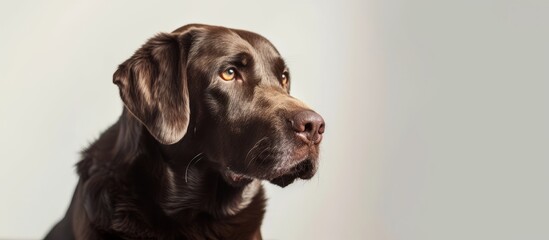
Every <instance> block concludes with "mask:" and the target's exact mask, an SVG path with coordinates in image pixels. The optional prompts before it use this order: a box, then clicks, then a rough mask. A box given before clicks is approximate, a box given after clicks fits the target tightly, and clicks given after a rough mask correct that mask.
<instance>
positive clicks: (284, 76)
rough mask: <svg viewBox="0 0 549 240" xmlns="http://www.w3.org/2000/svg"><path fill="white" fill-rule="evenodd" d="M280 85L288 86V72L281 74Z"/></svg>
mask: <svg viewBox="0 0 549 240" xmlns="http://www.w3.org/2000/svg"><path fill="white" fill-rule="evenodd" d="M282 84H283V85H286V84H288V72H284V73H282Z"/></svg>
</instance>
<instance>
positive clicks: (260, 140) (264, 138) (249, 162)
mask: <svg viewBox="0 0 549 240" xmlns="http://www.w3.org/2000/svg"><path fill="white" fill-rule="evenodd" d="M267 139H268V137H267V136H265V137H263V138H261V139H259V141H257V142H256V143H255V144H254V146H253V147H252V148H251V149H250V151H248V153H247V154H246V157H245V158H244V162H246V161H247V160H248V157H249V156H250V153H252V152H253V151H254V150H255V149H257V147H259V144H260V143H261V142H262V141H264V140H267ZM260 154H261V153H260ZM255 158H257V156H256V157H255ZM255 158H252V159H250V161H248V165H247V166H246V169H248V168H249V167H250V164H251V163H252V161H253V160H254V159H255Z"/></svg>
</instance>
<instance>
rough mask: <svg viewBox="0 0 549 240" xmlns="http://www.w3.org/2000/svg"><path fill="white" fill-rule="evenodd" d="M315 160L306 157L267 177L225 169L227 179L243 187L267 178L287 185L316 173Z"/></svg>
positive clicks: (278, 183) (236, 185) (232, 183)
mask: <svg viewBox="0 0 549 240" xmlns="http://www.w3.org/2000/svg"><path fill="white" fill-rule="evenodd" d="M313 161H314V160H311V159H306V160H304V161H302V162H300V163H299V164H297V165H295V166H293V167H290V168H288V169H284V170H282V171H280V172H278V173H274V174H273V175H272V176H267V177H252V176H250V175H247V174H241V173H236V172H234V171H232V170H230V169H227V170H226V171H225V174H224V177H225V180H226V181H227V182H228V183H229V184H230V185H232V186H235V187H242V186H245V185H247V184H248V183H250V182H252V181H253V180H254V179H260V180H267V181H269V182H270V183H272V184H275V185H277V186H279V187H286V186H288V185H290V184H291V183H293V182H294V181H295V180H296V179H298V178H300V179H310V178H312V177H313V176H314V175H315V172H316V168H315V164H314V162H313Z"/></svg>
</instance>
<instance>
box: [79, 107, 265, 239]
mask: <svg viewBox="0 0 549 240" xmlns="http://www.w3.org/2000/svg"><path fill="white" fill-rule="evenodd" d="M108 149H110V150H108ZM202 150H203V149H201V148H200V147H199V146H198V145H196V142H195V139H193V138H192V136H191V135H189V136H188V137H187V136H186V137H185V138H184V139H183V140H182V141H180V142H178V143H177V144H174V145H170V146H166V145H161V144H160V143H158V142H156V141H154V140H153V138H152V136H151V135H150V134H149V133H148V132H147V130H146V129H145V128H144V127H143V126H142V125H141V123H139V122H138V121H137V120H136V119H135V118H134V117H133V116H132V115H131V114H130V113H128V112H127V111H124V113H123V115H122V116H121V118H120V119H119V121H118V123H116V124H115V125H113V126H112V127H111V128H110V129H109V130H107V131H106V132H104V133H103V134H102V135H101V137H100V138H99V139H98V140H97V141H96V142H95V143H93V144H92V145H91V146H90V147H89V148H88V149H86V150H85V151H83V153H82V154H83V157H84V159H83V160H82V161H80V162H79V163H78V165H77V166H78V173H79V175H80V177H81V182H80V184H79V185H80V187H79V188H81V189H82V190H79V191H78V193H85V195H82V196H78V198H79V199H82V200H83V202H82V203H81V204H83V208H85V211H86V215H87V218H88V220H85V221H89V222H91V223H92V224H93V225H94V226H95V227H96V228H98V229H102V230H103V231H105V232H111V231H114V232H116V233H117V234H122V235H127V236H133V234H135V233H142V234H146V236H148V237H153V238H154V236H159V234H164V235H166V234H170V235H173V236H177V234H178V232H180V231H179V230H177V229H185V228H187V229H191V230H189V231H197V229H200V232H201V233H203V234H214V235H217V234H221V235H222V236H223V235H224V234H229V233H232V232H235V231H236V230H238V231H240V232H242V231H243V230H242V229H246V230H244V231H243V232H246V233H248V234H256V233H258V231H259V227H260V225H261V222H262V219H263V215H264V212H265V211H264V208H265V197H264V193H263V188H262V187H261V183H260V182H259V180H255V181H252V182H250V183H248V184H244V185H242V186H232V185H230V184H229V183H227V182H226V181H225V180H224V178H223V176H222V175H221V174H220V173H219V171H218V170H216V168H215V162H214V161H212V160H211V159H207V156H205V154H202V158H200V157H201V155H199V154H200V153H201V152H203V151H202ZM197 156H198V157H197ZM114 183H116V186H117V187H116V188H113V187H112V186H114ZM158 210H160V211H158ZM159 212H163V214H159ZM136 213H139V215H135V214H136ZM204 219H208V220H207V221H206V220H204ZM150 224H153V225H155V226H157V225H158V226H157V227H155V228H150V227H148V226H149V225H150ZM159 226H163V227H159ZM147 229H151V230H152V229H163V230H161V231H162V233H159V232H152V231H148V230H147ZM220 231H221V232H220ZM143 236H145V235H139V236H137V235H136V236H135V237H138V238H141V237H143ZM175 238H177V237H175Z"/></svg>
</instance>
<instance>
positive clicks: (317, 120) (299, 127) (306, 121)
mask: <svg viewBox="0 0 549 240" xmlns="http://www.w3.org/2000/svg"><path fill="white" fill-rule="evenodd" d="M289 121H290V123H291V125H292V128H293V130H294V131H295V133H296V134H297V136H298V137H299V138H301V140H303V141H305V142H306V143H314V144H319V143H320V141H322V134H323V133H324V119H323V118H322V116H320V115H319V114H318V113H315V112H313V111H311V110H305V111H301V112H298V113H297V114H295V115H294V116H293V117H292V118H290V119H289Z"/></svg>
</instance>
